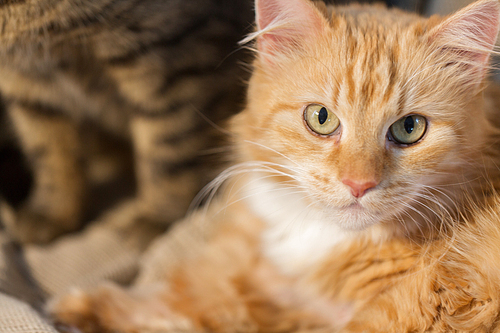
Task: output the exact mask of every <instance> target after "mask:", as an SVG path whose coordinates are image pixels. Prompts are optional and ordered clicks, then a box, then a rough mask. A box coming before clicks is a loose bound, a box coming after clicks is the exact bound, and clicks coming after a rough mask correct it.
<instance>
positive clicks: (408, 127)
mask: <svg viewBox="0 0 500 333" xmlns="http://www.w3.org/2000/svg"><path fill="white" fill-rule="evenodd" d="M414 128H415V121H414V120H413V117H406V119H405V131H406V133H408V134H411V132H413V129H414Z"/></svg>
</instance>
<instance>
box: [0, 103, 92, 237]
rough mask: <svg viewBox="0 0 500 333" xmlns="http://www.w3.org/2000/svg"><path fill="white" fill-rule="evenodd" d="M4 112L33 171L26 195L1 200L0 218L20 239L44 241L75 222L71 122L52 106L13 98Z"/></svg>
mask: <svg viewBox="0 0 500 333" xmlns="http://www.w3.org/2000/svg"><path fill="white" fill-rule="evenodd" d="M8 113H9V116H10V119H11V121H12V124H13V126H14V128H15V131H16V134H17V136H18V138H19V142H20V144H21V147H22V150H23V151H24V154H25V155H26V157H27V160H28V162H29V163H30V165H31V167H32V170H33V173H34V184H33V188H32V189H31V192H30V194H29V196H28V198H27V200H26V201H25V202H23V203H21V204H20V205H19V207H11V206H9V205H7V204H6V203H2V207H1V210H0V213H1V218H2V221H3V223H4V224H5V225H6V227H7V229H8V230H9V231H10V233H12V234H13V235H14V237H15V238H17V239H18V240H20V241H22V242H47V241H49V240H51V239H53V238H54V237H56V236H57V235H60V234H62V233H64V232H67V231H70V230H74V229H75V228H77V227H78V226H79V223H80V218H81V213H82V201H83V197H84V175H83V171H82V165H81V163H82V161H81V156H80V143H79V138H78V131H77V128H76V126H75V124H74V123H73V122H72V121H71V120H70V119H67V118H65V117H64V116H62V115H60V114H58V113H57V112H56V111H52V110H44V109H41V108H40V107H38V106H28V105H21V104H17V103H13V104H11V105H10V106H9V109H8Z"/></svg>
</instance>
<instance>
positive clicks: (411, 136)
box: [390, 115, 427, 145]
mask: <svg viewBox="0 0 500 333" xmlns="http://www.w3.org/2000/svg"><path fill="white" fill-rule="evenodd" d="M426 128H427V121H426V120H425V118H424V117H422V116H417V115H410V116H406V117H403V118H401V119H399V120H398V121H396V122H395V123H394V124H392V126H391V128H390V131H391V136H392V138H393V139H394V141H396V142H397V143H401V144H406V145H410V144H413V143H415V142H417V141H418V140H420V139H421V138H422V137H423V136H424V134H425V130H426Z"/></svg>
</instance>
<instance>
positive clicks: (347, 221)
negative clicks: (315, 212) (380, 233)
mask: <svg viewBox="0 0 500 333" xmlns="http://www.w3.org/2000/svg"><path fill="white" fill-rule="evenodd" d="M332 215H333V216H332V219H333V221H334V222H335V223H336V224H337V225H338V226H339V227H340V228H342V229H344V230H349V231H362V230H365V229H367V228H369V227H371V226H372V225H375V224H377V223H378V222H380V220H381V217H380V216H379V214H375V213H373V212H370V211H369V210H368V209H365V208H360V207H356V208H340V209H336V212H335V213H334V214H332Z"/></svg>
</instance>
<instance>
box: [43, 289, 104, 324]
mask: <svg viewBox="0 0 500 333" xmlns="http://www.w3.org/2000/svg"><path fill="white" fill-rule="evenodd" d="M93 302H94V300H93V299H92V297H91V296H90V295H89V294H86V293H85V292H83V291H81V290H77V289H74V290H73V291H72V292H70V293H69V294H67V295H65V296H63V297H61V298H57V299H54V300H52V301H51V302H50V303H49V304H48V312H49V313H50V315H51V316H52V318H53V320H54V325H55V326H56V327H57V328H58V330H59V331H62V332H68V333H70V332H84V333H97V332H100V331H101V327H100V325H99V320H98V317H97V316H96V314H95V311H94V307H93Z"/></svg>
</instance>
